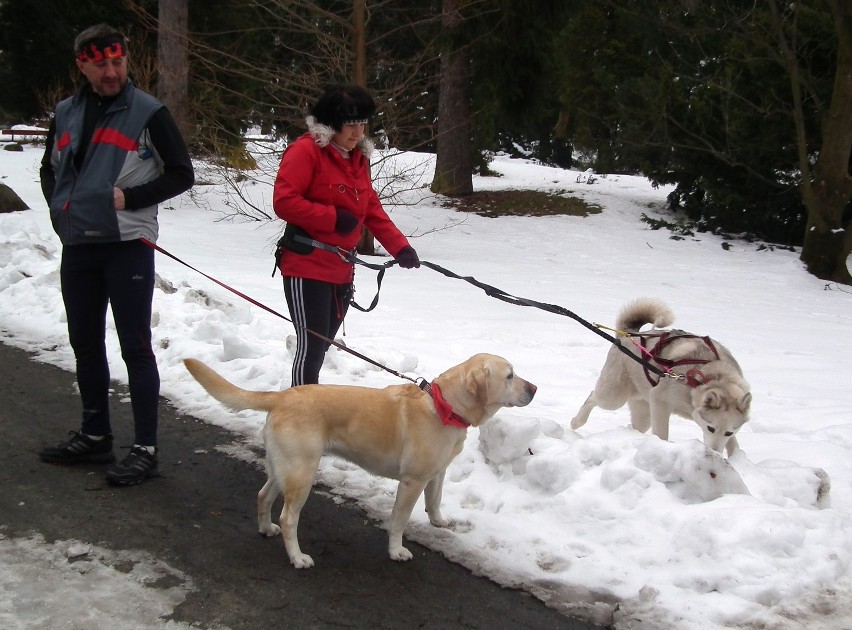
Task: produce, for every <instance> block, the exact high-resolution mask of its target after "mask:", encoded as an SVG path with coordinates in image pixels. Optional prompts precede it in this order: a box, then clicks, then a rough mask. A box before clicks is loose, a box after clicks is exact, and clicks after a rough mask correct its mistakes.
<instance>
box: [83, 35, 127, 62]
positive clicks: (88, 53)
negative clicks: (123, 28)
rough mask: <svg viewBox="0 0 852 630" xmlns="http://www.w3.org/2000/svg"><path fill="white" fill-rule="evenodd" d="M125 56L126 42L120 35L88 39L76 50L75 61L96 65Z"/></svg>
mask: <svg viewBox="0 0 852 630" xmlns="http://www.w3.org/2000/svg"><path fill="white" fill-rule="evenodd" d="M125 56H127V42H126V41H125V40H124V37H122V36H121V35H111V36H108V37H98V38H95V39H90V40H88V41H87V42H85V43H84V44H83V45H82V46H80V48H79V50H77V59H79V60H80V61H84V62H85V61H91V62H92V63H97V62H98V61H104V60H105V59H115V58H116V57H125Z"/></svg>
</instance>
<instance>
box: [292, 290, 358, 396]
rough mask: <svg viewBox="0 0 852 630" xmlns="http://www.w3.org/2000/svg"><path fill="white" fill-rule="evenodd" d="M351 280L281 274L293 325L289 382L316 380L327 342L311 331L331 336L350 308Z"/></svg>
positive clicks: (300, 382)
mask: <svg viewBox="0 0 852 630" xmlns="http://www.w3.org/2000/svg"><path fill="white" fill-rule="evenodd" d="M351 295H352V285H351V284H331V283H329V282H322V281H320V280H308V279H306V278H293V277H288V276H285V277H284V297H285V298H286V299H287V308H288V309H289V310H290V318H291V319H292V320H293V324H294V326H295V327H296V356H294V357H293V375H292V381H291V385H292V386H293V387H295V386H296V385H307V384H309V383H318V382H319V373H320V368H321V367H322V361H323V358H324V357H325V353H326V351H327V350H328V348H329V345H330V344H329V343H328V342H327V341H325V340H324V339H320V338H319V337H317V336H316V335H313V334H311V333H310V332H308V330H312V331H314V332H316V333H319V334H320V335H322V336H323V337H325V338H326V339H334V336H335V335H336V334H337V331H338V330H339V329H340V326H341V324H342V323H343V318H344V317H346V311H347V310H348V309H349V298H350V296H351Z"/></svg>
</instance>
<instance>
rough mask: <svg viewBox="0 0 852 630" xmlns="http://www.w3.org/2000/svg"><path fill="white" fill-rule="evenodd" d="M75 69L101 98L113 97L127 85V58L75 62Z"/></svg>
mask: <svg viewBox="0 0 852 630" xmlns="http://www.w3.org/2000/svg"><path fill="white" fill-rule="evenodd" d="M77 67H78V68H79V69H80V72H82V73H83V76H85V77H86V78H87V79H88V80H89V83H90V84H91V86H92V89H93V90H94V91H95V93H97V94H100V95H101V96H115V95H117V94H118V93H119V92H121V90H122V89H124V86H125V84H126V83H127V57H126V56H122V57H112V58H106V59H103V60H101V61H80V60H79V59H78V60H77Z"/></svg>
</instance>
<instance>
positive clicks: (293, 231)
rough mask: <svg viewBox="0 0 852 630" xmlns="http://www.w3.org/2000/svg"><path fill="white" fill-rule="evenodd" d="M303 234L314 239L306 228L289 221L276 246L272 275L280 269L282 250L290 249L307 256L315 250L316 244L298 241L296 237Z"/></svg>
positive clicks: (303, 236) (309, 238)
mask: <svg viewBox="0 0 852 630" xmlns="http://www.w3.org/2000/svg"><path fill="white" fill-rule="evenodd" d="M296 236H301V237H302V238H305V239H307V240H313V239H312V238H311V235H310V234H308V232H307V231H306V230H305V229H304V228H300V227H299V226H298V225H295V224H294V223H288V224H287V225H286V226H285V227H284V234H283V235H282V236H281V238H279V239H278V243H277V244H276V246H275V266H274V267H273V268H272V275H273V276H274V275H275V270H276V269H278V267H279V265H280V264H281V253H282V250H285V249H287V250H290V251H291V252H294V253H296V254H301V255H302V256H305V255H307V254H310V253H311V252H312V251H314V246H313V245H311V244H310V243H304V242H302V241H297V240H296V239H295V238H294V237H296Z"/></svg>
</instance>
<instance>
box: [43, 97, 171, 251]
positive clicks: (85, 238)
mask: <svg viewBox="0 0 852 630" xmlns="http://www.w3.org/2000/svg"><path fill="white" fill-rule="evenodd" d="M161 107H163V104H162V103H161V102H160V101H158V100H157V99H155V98H154V97H153V96H151V95H149V94H146V93H145V92H143V91H141V90H138V89H137V88H136V87H134V86H133V84H132V83H131V82H130V81H128V82H127V86H126V87H125V89H124V90H123V91H122V92H121V94H119V95H118V97H116V99H115V100H114V101H113V103H112V105H111V106H110V107H109V109H108V110H107V111H106V112H105V114H104V115H103V116H102V117H101V119H100V120H98V121H97V123H96V125H95V131H94V134H93V135H92V137H91V138H90V140H89V146H88V148H87V149H86V155H85V156H84V158H83V162H82V167H81V169H80V170H79V171H78V170H77V168H76V167H75V165H74V156H75V154H76V153H77V150H78V149H79V147H80V143H81V134H82V131H83V117H84V110H85V98H83V97H82V96H81V95H80V94H77V95H75V96H73V97H71V98H68V99H65V100H64V101H62V102H60V103H59V104H58V105H57V106H56V136H55V138H54V142H53V153H52V155H51V164H52V165H53V170H54V172H55V173H56V187H55V189H54V191H53V198H52V199H51V200H50V218H51V221H52V222H53V229H54V230H55V231H56V233H57V234H58V235H59V238H60V240H61V241H62V244H63V245H79V244H83V243H112V242H116V241H129V240H134V239H138V238H141V237H144V238H147V239H148V240H150V241H151V242H156V240H157V234H158V226H157V206H156V205H154V206H150V207H148V208H140V209H138V210H119V211H116V209H115V204H114V202H113V187H118V188H131V187H133V186H138V185H140V184H144V183H146V182H149V181H151V180H153V179H155V178H157V177H159V176H160V174H161V173H162V171H163V166H162V160H161V159H160V156H159V154H158V153H157V151H156V149H155V148H154V146H153V144H152V143H151V140H150V137H149V135H148V131H147V129H146V127H147V126H148V121H150V120H151V116H152V115H153V114H154V112H156V111H157V110H158V109H159V108H161Z"/></svg>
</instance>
